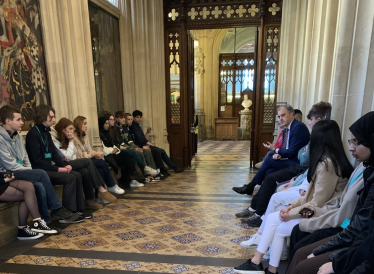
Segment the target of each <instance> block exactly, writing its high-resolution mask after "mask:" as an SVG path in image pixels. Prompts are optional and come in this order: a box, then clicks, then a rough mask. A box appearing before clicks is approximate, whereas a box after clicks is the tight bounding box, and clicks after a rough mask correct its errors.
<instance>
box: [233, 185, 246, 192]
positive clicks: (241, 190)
mask: <svg viewBox="0 0 374 274" xmlns="http://www.w3.org/2000/svg"><path fill="white" fill-rule="evenodd" d="M232 190H234V191H235V192H236V193H239V194H247V185H244V186H239V187H238V186H234V187H233V188H232Z"/></svg>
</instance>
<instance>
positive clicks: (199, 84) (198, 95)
mask: <svg viewBox="0 0 374 274" xmlns="http://www.w3.org/2000/svg"><path fill="white" fill-rule="evenodd" d="M194 97H195V112H196V114H197V116H198V119H199V125H198V140H199V141H204V140H205V139H206V128H205V113H204V54H203V53H202V52H201V50H200V48H195V94H194Z"/></svg>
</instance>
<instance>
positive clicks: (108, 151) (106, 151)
mask: <svg viewBox="0 0 374 274" xmlns="http://www.w3.org/2000/svg"><path fill="white" fill-rule="evenodd" d="M101 144H102V145H103V153H104V156H108V155H109V154H112V152H113V149H114V148H113V147H106V146H105V145H104V143H103V142H101Z"/></svg>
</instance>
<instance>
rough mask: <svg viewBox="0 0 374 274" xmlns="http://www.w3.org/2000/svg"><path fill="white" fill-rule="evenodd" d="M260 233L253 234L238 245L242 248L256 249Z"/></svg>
mask: <svg viewBox="0 0 374 274" xmlns="http://www.w3.org/2000/svg"><path fill="white" fill-rule="evenodd" d="M260 238H261V235H258V234H257V233H256V234H255V235H253V236H252V237H251V238H250V239H249V240H247V241H243V242H241V243H240V246H241V247H242V248H244V249H248V250H251V249H256V248H257V246H258V244H259V242H260Z"/></svg>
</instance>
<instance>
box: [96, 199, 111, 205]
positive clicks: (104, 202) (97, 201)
mask: <svg viewBox="0 0 374 274" xmlns="http://www.w3.org/2000/svg"><path fill="white" fill-rule="evenodd" d="M96 203H99V204H110V202H108V201H107V200H104V199H100V198H96Z"/></svg>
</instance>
